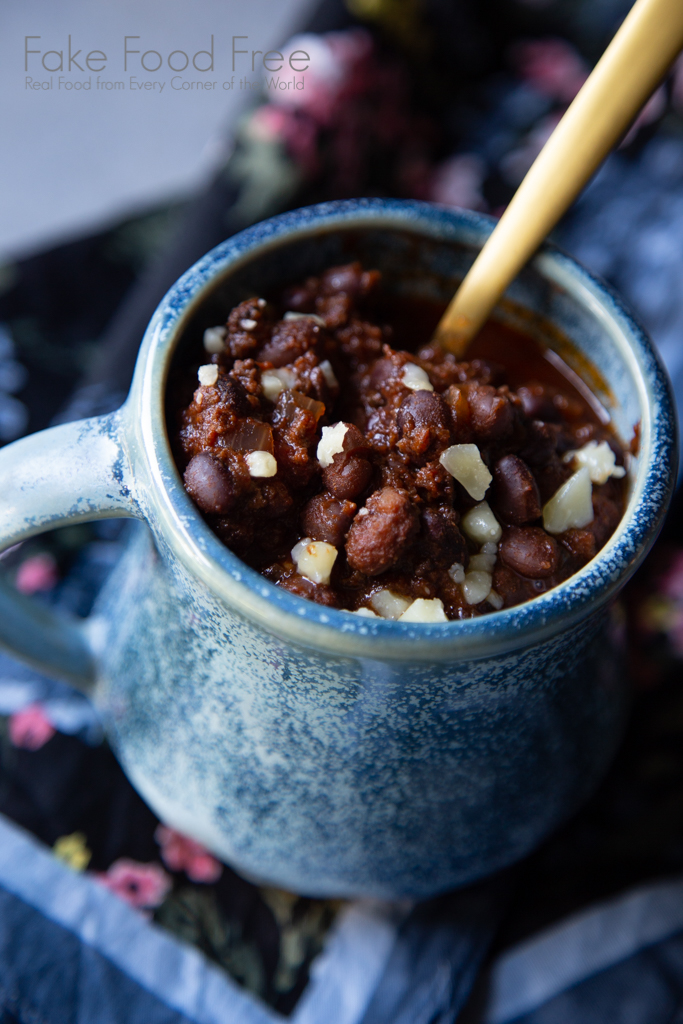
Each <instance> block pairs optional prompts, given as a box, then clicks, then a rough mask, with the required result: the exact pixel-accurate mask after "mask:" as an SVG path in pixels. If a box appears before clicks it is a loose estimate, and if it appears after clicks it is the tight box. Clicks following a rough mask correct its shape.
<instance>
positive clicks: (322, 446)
mask: <svg viewBox="0 0 683 1024" xmlns="http://www.w3.org/2000/svg"><path fill="white" fill-rule="evenodd" d="M348 429H349V428H348V427H347V425H346V424H345V423H335V424H334V426H333V427H323V434H322V437H321V438H320V441H319V442H318V451H317V455H318V462H319V463H320V465H321V466H322V467H323V469H327V467H328V466H331V465H332V460H333V459H334V457H335V455H338V454H339V453H340V452H343V451H344V438H345V437H346V431H347V430H348Z"/></svg>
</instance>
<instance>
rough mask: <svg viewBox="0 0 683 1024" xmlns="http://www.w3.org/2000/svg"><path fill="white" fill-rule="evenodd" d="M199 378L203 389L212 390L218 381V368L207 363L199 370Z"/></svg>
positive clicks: (213, 364)
mask: <svg viewBox="0 0 683 1024" xmlns="http://www.w3.org/2000/svg"><path fill="white" fill-rule="evenodd" d="M197 377H198V379H199V383H200V384H201V385H202V387H204V388H210V387H212V386H213V385H214V384H215V383H216V381H217V380H218V367H217V366H216V364H215V363H205V364H204V366H200V367H199V369H198V370H197Z"/></svg>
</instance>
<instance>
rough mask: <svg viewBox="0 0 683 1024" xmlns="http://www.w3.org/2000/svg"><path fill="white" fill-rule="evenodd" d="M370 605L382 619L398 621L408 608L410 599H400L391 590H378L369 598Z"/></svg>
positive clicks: (398, 595)
mask: <svg viewBox="0 0 683 1024" xmlns="http://www.w3.org/2000/svg"><path fill="white" fill-rule="evenodd" d="M370 604H371V605H372V607H373V608H374V609H375V611H376V612H377V614H378V615H379V616H380V617H381V618H383V619H398V618H399V616H401V615H402V614H403V612H404V611H405V610H406V608H408V607H410V598H409V597H401V595H400V594H394V593H392V592H391V590H378V591H377V593H376V594H373V595H372V597H371V598H370Z"/></svg>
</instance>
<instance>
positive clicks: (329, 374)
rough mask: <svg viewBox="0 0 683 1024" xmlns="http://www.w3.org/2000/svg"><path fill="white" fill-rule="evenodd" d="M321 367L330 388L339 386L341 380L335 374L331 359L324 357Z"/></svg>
mask: <svg viewBox="0 0 683 1024" xmlns="http://www.w3.org/2000/svg"><path fill="white" fill-rule="evenodd" d="M320 369H321V370H322V371H323V377H324V378H325V380H326V381H327V386H328V387H330V388H338V387H339V381H338V380H337V378H336V377H335V375H334V370H333V369H332V363H331V362H330V361H329V359H323V361H322V363H321V364H320Z"/></svg>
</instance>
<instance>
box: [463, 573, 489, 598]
mask: <svg viewBox="0 0 683 1024" xmlns="http://www.w3.org/2000/svg"><path fill="white" fill-rule="evenodd" d="M462 593H463V597H464V598H465V600H466V601H467V603H468V604H480V603H481V602H482V601H485V600H486V599H487V597H488V596H489V594H490V593H491V573H490V572H479V571H478V570H476V571H474V572H468V573H467V575H466V576H465V582H464V583H463V585H462Z"/></svg>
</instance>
